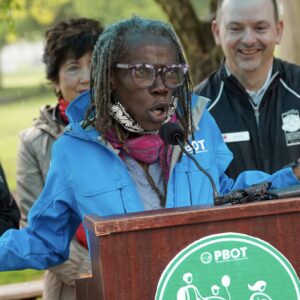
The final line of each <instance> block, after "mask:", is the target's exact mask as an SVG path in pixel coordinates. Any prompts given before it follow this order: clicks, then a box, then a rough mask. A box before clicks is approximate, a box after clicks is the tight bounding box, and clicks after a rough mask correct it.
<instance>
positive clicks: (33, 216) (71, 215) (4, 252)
mask: <svg viewBox="0 0 300 300" xmlns="http://www.w3.org/2000/svg"><path fill="white" fill-rule="evenodd" d="M52 166H53V167H52ZM52 166H51V167H50V169H49V172H48V176H47V180H46V184H45V187H44V189H43V192H42V193H41V194H40V196H39V198H38V199H37V201H36V202H35V203H34V205H33V206H32V209H31V211H30V213H29V219H28V226H27V227H25V228H23V229H21V230H8V231H6V232H5V233H4V234H3V236H2V237H1V238H0V270H2V271H4V270H19V269H26V268H34V269H46V268H48V267H50V266H54V265H56V264H60V263H62V262H63V261H65V260H66V259H67V258H68V255H69V247H70V241H71V240H72V238H73V236H74V234H75V231H76V229H77V227H78V225H79V223H80V221H81V220H80V215H79V213H78V211H77V207H76V204H74V203H75V201H74V198H73V197H74V196H73V192H72V190H71V189H70V187H69V186H68V184H67V182H66V178H65V176H64V174H63V171H64V168H63V167H62V166H59V163H56V162H55V159H54V162H53V165H52ZM7 258H9V259H7Z"/></svg>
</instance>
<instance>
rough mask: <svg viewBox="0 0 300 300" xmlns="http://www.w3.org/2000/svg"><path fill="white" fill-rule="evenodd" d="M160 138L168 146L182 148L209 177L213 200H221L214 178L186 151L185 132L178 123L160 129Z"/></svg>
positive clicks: (164, 125)
mask: <svg viewBox="0 0 300 300" xmlns="http://www.w3.org/2000/svg"><path fill="white" fill-rule="evenodd" d="M159 136H160V137H161V139H162V140H163V141H165V142H166V143H167V144H171V145H179V147H180V148H181V150H182V151H183V152H184V153H185V154H186V155H187V156H188V157H189V158H190V159H191V160H192V161H193V162H194V163H195V165H196V166H197V168H198V169H199V170H200V171H201V172H202V173H203V174H204V175H206V176H207V178H208V179H209V181H210V183H211V186H212V189H213V199H214V202H216V199H218V198H219V193H218V191H217V188H216V184H215V182H214V180H213V178H212V177H211V175H210V174H209V173H208V172H207V171H206V170H204V169H203V168H202V167H201V166H200V164H199V163H198V161H197V160H196V158H195V157H194V156H192V155H191V154H190V153H189V152H188V151H187V150H186V149H185V147H184V145H183V142H184V132H183V130H182V129H181V128H180V126H179V125H178V124H176V123H165V124H163V125H162V126H161V127H160V129H159Z"/></svg>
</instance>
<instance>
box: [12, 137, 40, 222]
mask: <svg viewBox="0 0 300 300" xmlns="http://www.w3.org/2000/svg"><path fill="white" fill-rule="evenodd" d="M34 148H35V147H34V146H33V145H32V141H31V140H28V138H26V132H23V133H21V134H20V142H19V148H18V155H17V200H18V203H19V205H20V209H21V213H22V219H24V221H25V222H27V215H28V212H29V210H30V209H31V207H32V205H33V203H34V202H35V200H36V199H37V198H38V196H39V194H40V193H41V191H42V190H43V186H44V175H43V170H42V167H41V166H40V164H39V159H38V157H37V155H36V153H35V149H34ZM40 151H42V149H40Z"/></svg>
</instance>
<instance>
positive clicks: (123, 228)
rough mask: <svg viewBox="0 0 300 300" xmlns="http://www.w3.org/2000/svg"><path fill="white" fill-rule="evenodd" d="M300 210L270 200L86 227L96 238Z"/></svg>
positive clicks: (94, 220) (93, 219) (118, 218)
mask: <svg viewBox="0 0 300 300" xmlns="http://www.w3.org/2000/svg"><path fill="white" fill-rule="evenodd" d="M299 211H300V198H288V199H280V200H269V201H261V202H253V203H246V204H237V205H226V206H218V207H207V206H189V207H182V208H169V209H160V210H151V211H143V212H137V213H128V214H120V215H112V216H107V217H99V216H95V215H89V216H86V217H85V219H84V224H85V225H86V226H87V227H88V228H89V229H90V230H93V232H94V234H95V235H96V236H102V235H109V234H113V233H120V232H128V231H139V230H147V229H153V228H163V227H170V226H176V225H184V224H186V225H188V224H199V223H210V222H216V221H225V220H234V219H243V218H250V217H261V216H266V215H274V214H285V213H291V212H299Z"/></svg>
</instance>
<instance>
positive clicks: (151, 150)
mask: <svg viewBox="0 0 300 300" xmlns="http://www.w3.org/2000/svg"><path fill="white" fill-rule="evenodd" d="M175 121H176V115H175V114H173V116H172V118H171V119H170V121H169V122H172V123H174V122H175ZM106 138H107V140H108V141H109V142H110V143H111V144H112V146H113V147H114V148H115V149H120V150H121V152H120V157H121V158H122V159H124V152H125V153H126V154H127V155H129V156H130V157H132V158H134V159H136V160H139V161H141V162H143V163H146V164H152V163H154V162H156V161H157V160H158V159H159V162H160V165H161V167H162V168H163V170H164V172H165V174H166V179H167V180H168V178H169V171H170V164H171V156H172V146H170V145H166V144H165V143H164V141H163V140H162V139H161V138H160V136H159V135H158V134H149V135H143V136H138V137H136V138H131V139H128V140H126V141H125V144H123V145H122V144H120V142H119V140H118V138H117V136H116V134H115V132H114V131H112V130H111V131H109V132H108V133H107V135H106ZM166 148H167V149H166ZM166 151H167V161H165V155H164V153H165V152H166Z"/></svg>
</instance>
